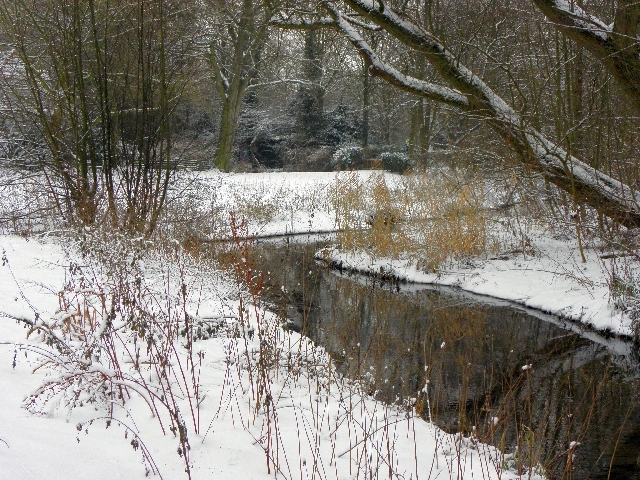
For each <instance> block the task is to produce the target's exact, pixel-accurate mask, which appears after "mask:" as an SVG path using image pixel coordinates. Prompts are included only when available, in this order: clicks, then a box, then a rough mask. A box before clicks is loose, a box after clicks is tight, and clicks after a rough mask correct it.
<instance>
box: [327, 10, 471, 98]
mask: <svg viewBox="0 0 640 480" xmlns="http://www.w3.org/2000/svg"><path fill="white" fill-rule="evenodd" d="M327 8H328V9H329V11H330V12H331V14H332V16H333V18H334V21H335V23H336V24H337V25H338V26H339V28H340V30H342V32H343V33H344V34H345V35H346V36H347V38H348V39H349V41H350V42H351V43H352V44H353V46H354V47H355V48H356V50H358V53H359V54H360V56H361V57H362V58H363V59H364V61H365V63H366V64H367V66H368V67H369V72H370V73H371V74H372V75H374V76H376V77H380V78H382V79H384V80H386V81H387V82H389V83H390V84H392V85H394V86H396V87H398V88H400V89H402V90H405V91H407V92H410V93H413V94H415V95H420V96H422V97H426V98H430V99H432V100H435V101H438V102H442V103H447V104H449V105H454V106H456V107H460V108H468V107H469V102H468V101H467V98H466V97H465V96H464V95H463V94H461V93H460V92H458V91H456V90H453V89H451V88H448V87H443V86H441V85H436V84H434V83H431V82H425V81H424V80H419V79H417V78H413V77H410V76H408V75H404V74H402V73H400V72H399V71H398V70H396V69H395V68H393V67H391V66H390V65H387V64H386V63H384V62H382V61H381V60H380V59H379V57H378V56H377V55H376V54H375V52H374V51H373V49H372V48H371V47H370V46H369V44H368V43H367V42H366V41H365V40H364V38H362V36H361V35H360V34H359V33H358V31H357V30H356V29H355V28H354V27H353V26H352V25H351V24H350V23H349V21H348V19H347V18H346V16H345V15H343V14H342V13H341V12H340V11H338V10H337V9H336V8H335V7H333V6H332V5H330V4H329V5H328V6H327Z"/></svg>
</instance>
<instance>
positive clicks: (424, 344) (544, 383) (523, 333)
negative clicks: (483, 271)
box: [263, 246, 640, 478]
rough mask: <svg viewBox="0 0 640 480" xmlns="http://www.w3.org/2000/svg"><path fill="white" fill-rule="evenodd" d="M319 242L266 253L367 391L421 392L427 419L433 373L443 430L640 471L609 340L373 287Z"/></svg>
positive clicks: (632, 383) (543, 456)
mask: <svg viewBox="0 0 640 480" xmlns="http://www.w3.org/2000/svg"><path fill="white" fill-rule="evenodd" d="M305 249H307V250H309V251H308V252H307V253H304V250H305ZM265 250H266V249H265ZM312 251H313V247H311V249H309V247H302V246H299V247H296V248H295V249H290V250H288V251H285V250H284V249H282V250H278V249H269V252H268V254H267V252H264V255H263V261H265V262H267V263H266V264H265V265H267V264H268V267H266V269H268V270H269V271H271V273H272V277H273V278H272V281H273V283H274V285H276V286H278V289H277V290H275V289H274V291H277V292H279V293H278V294H277V295H274V299H275V301H276V303H278V304H279V305H280V306H281V308H284V309H283V310H282V311H283V313H284V312H286V313H287V315H288V316H289V317H291V318H293V319H294V320H295V321H296V322H297V323H298V324H299V325H302V327H303V328H304V330H305V331H306V333H307V334H308V335H309V336H310V337H311V338H313V339H314V340H315V341H317V342H319V343H321V344H323V345H324V346H325V347H326V348H327V350H329V351H330V352H331V353H332V355H333V357H334V359H336V361H337V362H338V363H340V368H341V370H342V372H343V373H345V374H347V375H349V376H351V377H352V378H358V379H360V380H361V382H362V384H363V385H364V386H365V388H366V389H367V391H368V392H369V393H372V394H375V395H376V396H377V397H378V398H379V399H383V400H386V401H390V402H394V401H401V400H406V399H407V398H416V399H417V403H416V408H417V410H418V411H421V412H422V414H423V416H424V417H425V418H426V417H427V415H428V412H427V409H426V397H425V395H424V394H421V393H420V392H421V391H422V389H423V387H424V385H425V381H426V380H428V381H429V384H428V392H429V400H430V406H431V411H432V417H433V419H434V421H436V422H437V423H438V424H439V425H440V426H442V427H443V428H445V429H448V430H450V431H463V432H464V433H465V434H469V433H471V432H472V430H473V427H475V434H476V435H477V436H478V437H479V438H480V439H481V440H483V441H487V442H490V443H492V444H495V445H500V446H504V447H505V448H506V450H507V451H509V452H513V451H514V449H515V447H516V446H517V447H518V451H519V457H520V461H521V464H523V465H526V464H529V463H536V462H538V461H540V462H541V463H542V464H543V465H546V466H547V468H548V474H549V476H550V477H553V478H556V477H557V478H607V476H608V475H609V473H611V476H610V478H640V467H639V465H638V461H639V460H640V459H639V457H638V455H639V453H640V423H639V420H638V418H639V415H638V414H639V413H640V412H639V411H638V410H639V408H638V405H637V403H638V402H637V398H638V381H637V379H632V374H631V373H629V372H626V371H625V368H624V367H623V366H621V365H619V363H620V362H618V363H615V360H616V359H615V358H614V357H612V355H611V354H610V353H609V352H608V351H607V350H606V349H605V348H604V347H602V346H600V345H597V344H595V343H592V342H590V341H588V340H586V339H584V338H583V337H580V336H579V335H576V334H573V333H569V332H567V331H565V330H563V329H561V328H559V327H558V326H556V325H553V324H551V323H547V322H544V321H541V320H539V319H537V318H535V317H531V316H529V315H526V314H525V313H523V312H520V311H517V310H514V309H512V308H508V307H499V306H487V305H479V304H477V303H473V302H472V301H470V300H469V299H467V298H465V297H464V296H462V295H459V296H456V295H451V294H441V293H437V292H433V291H422V292H416V293H402V294H397V293H395V292H390V291H388V290H384V289H381V288H374V287H372V286H371V285H370V284H369V285H367V284H366V282H365V283H359V282H357V281H354V279H347V278H344V277H341V276H339V275H336V274H334V273H332V272H329V271H326V270H324V269H322V268H320V267H319V266H317V265H315V264H314V263H313V262H312V261H311V258H312V257H311V255H312ZM277 265H281V266H282V267H283V268H278V267H277ZM276 272H277V273H276ZM369 283H371V282H369ZM282 285H285V286H286V292H287V293H286V294H282V293H281V289H280V288H279V287H281V286H282ZM285 304H286V307H285ZM528 365H531V366H532V368H526V369H523V366H528ZM425 367H428V368H426V369H425ZM494 418H497V419H498V420H497V423H496V424H494V421H493V419H494ZM570 442H580V445H579V446H577V447H576V449H575V451H574V452H573V453H575V458H574V456H573V455H572V454H571V453H572V452H569V450H570ZM614 451H615V456H613V452H614ZM612 456H613V460H612Z"/></svg>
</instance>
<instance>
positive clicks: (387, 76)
mask: <svg viewBox="0 0 640 480" xmlns="http://www.w3.org/2000/svg"><path fill="white" fill-rule="evenodd" d="M409 3H410V2H400V8H406V7H407V5H408V4H409ZM319 5H320V7H321V8H322V9H323V10H324V12H326V15H327V16H324V17H318V15H317V14H316V17H315V18H311V19H309V20H307V21H297V22H291V27H292V28H296V27H297V28H316V27H326V26H327V25H328V24H330V23H331V22H332V23H333V26H334V27H335V28H339V29H340V30H341V31H342V32H343V33H344V34H345V35H346V37H347V38H348V39H349V40H350V42H351V43H352V44H353V46H354V47H355V48H356V49H357V51H358V52H359V54H360V55H361V57H362V58H363V59H364V61H365V62H366V63H367V65H368V68H369V72H370V73H371V74H372V75H374V76H377V77H379V78H382V79H384V80H385V81H387V82H389V83H390V84H392V85H394V86H396V87H398V88H400V89H402V90H404V91H407V92H410V93H412V94H415V95H418V96H421V97H423V98H428V99H430V100H433V101H435V102H439V103H443V104H446V105H449V106H452V107H454V108H456V109H458V110H460V111H463V112H466V113H467V114H470V115H473V116H474V117H476V118H479V119H483V120H484V121H485V122H486V123H487V124H488V125H489V126H490V127H491V128H492V129H493V130H494V131H495V132H496V133H498V135H499V136H500V137H502V139H503V140H504V141H505V142H506V144H507V145H508V146H509V147H510V148H511V149H512V150H513V151H514V152H515V153H516V154H517V156H518V158H519V159H520V160H521V161H522V162H523V163H524V164H525V165H527V166H528V167H529V168H531V169H533V170H535V171H539V172H541V173H542V174H543V175H544V176H545V178H547V179H548V180H549V181H551V182H552V183H554V184H556V185H558V186H559V187H561V188H562V189H564V190H566V191H568V192H569V193H570V195H571V196H572V198H574V199H575V201H577V202H585V203H587V204H588V205H591V206H593V207H594V208H596V209H597V210H598V211H600V212H602V213H604V214H606V215H608V216H610V217H613V218H615V219H617V220H618V221H619V222H621V223H623V224H625V225H627V226H630V227H638V226H640V206H639V205H638V203H637V201H636V200H637V198H638V192H636V191H635V189H633V188H631V187H630V186H628V185H626V184H624V183H623V182H621V181H619V180H617V179H616V178H613V177H612V176H610V175H607V174H605V173H603V172H602V171H599V170H597V169H595V168H593V167H591V166H590V165H589V164H587V163H586V162H584V161H581V160H579V159H578V158H576V157H575V156H574V155H572V154H571V153H570V152H568V151H567V150H566V149H564V148H562V146H561V145H559V144H558V143H556V142H554V141H552V140H551V139H549V138H548V137H547V136H546V135H545V134H543V133H542V132H541V131H540V130H538V129H536V128H534V126H533V125H532V118H531V117H528V116H527V117H525V116H522V115H521V114H519V113H518V111H517V110H516V109H515V108H514V107H513V106H512V105H511V104H510V103H509V102H507V101H505V100H504V99H503V98H502V97H501V96H500V95H499V94H498V93H496V91H495V90H493V89H492V88H491V87H490V86H489V84H488V83H487V82H486V81H485V80H484V79H483V78H482V77H480V76H479V75H477V74H476V73H474V72H473V71H472V70H471V69H470V68H468V67H467V66H466V65H465V64H464V63H463V61H462V59H461V55H460V54H459V55H456V54H454V53H453V52H452V51H451V50H450V49H449V48H448V47H447V46H446V44H445V42H443V41H442V40H440V39H439V38H438V36H437V35H435V34H434V33H433V31H432V30H433V29H434V28H435V27H434V24H433V23H429V22H428V21H427V23H426V24H425V22H422V23H420V22H418V21H417V20H415V19H414V20H412V19H410V18H409V16H408V15H405V16H402V15H401V14H398V13H397V12H396V11H394V10H393V9H392V8H390V7H389V6H388V4H387V2H383V1H381V0H343V1H341V2H334V1H322V2H319ZM368 23H371V24H373V25H374V26H375V27H378V28H381V29H383V30H384V31H385V32H386V33H388V34H389V35H390V36H391V37H393V38H394V39H395V40H397V41H399V42H400V43H402V44H403V45H405V46H406V47H408V48H409V49H410V50H413V51H415V52H417V53H418V54H420V55H422V56H424V58H425V59H426V61H427V62H428V63H429V65H430V66H431V68H432V69H433V72H434V73H435V74H436V76H437V77H438V78H439V79H440V80H441V81H443V82H444V84H439V83H435V82H432V81H426V80H421V79H419V78H416V77H414V76H411V75H410V74H408V73H404V72H400V71H399V70H397V69H395V68H394V67H392V66H391V65H390V64H389V63H387V62H385V61H382V60H381V59H380V57H379V56H378V55H377V54H376V51H375V50H374V49H373V48H372V47H371V46H370V45H369V44H368V43H367V42H366V40H365V39H364V38H363V36H362V35H361V33H360V31H359V30H360V29H361V28H363V25H364V26H365V28H372V27H371V26H370V25H368ZM441 28H442V26H441ZM465 47H466V46H465ZM461 52H464V49H461ZM470 58H471V59H472V58H473V57H470ZM512 85H513V84H512ZM515 87H517V85H515Z"/></svg>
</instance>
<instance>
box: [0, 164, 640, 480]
mask: <svg viewBox="0 0 640 480" xmlns="http://www.w3.org/2000/svg"><path fill="white" fill-rule="evenodd" d="M444 177H446V175H443V174H441V173H434V174H433V175H431V177H429V178H424V177H406V176H405V177H403V176H399V175H393V174H388V173H377V172H371V171H368V172H356V173H297V174H284V173H265V174H221V173H218V172H207V173H204V174H197V175H196V174H188V175H185V176H183V177H182V178H180V179H179V181H178V182H177V183H175V184H174V186H173V187H172V188H173V194H172V197H171V199H170V201H169V203H168V207H167V212H166V222H165V223H163V224H162V225H161V227H159V228H160V229H164V230H163V231H162V234H163V235H164V236H165V240H163V241H147V240H144V239H142V238H137V239H131V238H127V237H119V236H118V235H113V234H109V235H104V234H102V233H100V232H99V231H98V230H91V229H88V228H87V229H85V230H83V231H80V232H79V233H78V232H76V233H73V232H71V231H65V230H64V229H58V230H50V229H49V227H50V226H49V225H48V224H47V223H46V221H45V220H46V219H41V220H40V221H36V222H35V223H32V224H29V225H27V224H26V223H25V221H23V220H16V221H15V222H14V223H13V226H11V225H5V228H6V231H5V234H4V235H3V236H2V237H1V238H0V240H1V246H2V255H3V266H2V268H1V269H0V289H1V291H2V292H3V294H2V296H1V297H0V302H1V303H0V314H1V315H2V316H1V317H0V318H1V321H0V347H1V355H2V358H1V360H0V369H2V372H1V373H0V403H1V404H2V405H3V408H2V409H0V477H2V478H48V479H49V478H51V479H55V478H60V479H63V478H64V479H69V478H104V479H107V478H108V479H112V478H143V477H144V476H145V475H152V476H153V475H158V476H160V477H161V478H181V477H185V478H186V476H191V478H270V477H273V478H296V479H297V478H319V479H325V478H326V479H333V478H336V479H342V478H345V479H346V478H390V477H393V478H405V479H408V478H451V479H462V478H465V479H466V478H469V479H471V478H476V479H477V478H502V479H508V478H517V477H518V475H517V468H516V467H515V465H516V464H517V461H516V460H515V459H514V458H513V455H511V456H509V455H506V456H505V455H504V454H503V453H501V452H500V450H499V449H497V448H496V447H494V446H489V445H485V444H482V443H480V442H479V441H478V440H477V439H475V438H474V437H473V436H471V437H463V436H461V435H451V434H447V433H445V432H443V431H442V430H440V429H439V428H437V427H436V426H435V425H432V424H430V423H428V422H426V421H423V420H422V419H421V418H420V417H418V416H416V414H415V411H414V410H413V408H412V405H411V404H410V402H409V403H408V404H404V405H386V404H383V403H381V402H378V401H376V400H374V399H373V398H371V397H370V396H368V395H367V393H366V392H365V391H363V389H362V388H360V386H359V385H358V384H357V383H355V382H351V381H349V380H348V379H346V378H343V377H341V376H340V375H339V374H338V373H337V372H336V367H335V365H334V364H333V362H332V359H331V358H330V356H329V355H328V354H327V353H326V352H325V351H324V350H323V349H322V348H320V347H318V346H315V345H313V344H312V343H311V342H310V341H309V340H307V339H306V338H305V337H301V336H300V335H299V334H297V333H295V332H289V331H284V330H282V329H281V327H280V325H281V319H279V318H277V316H276V315H275V314H274V313H272V312H270V311H269V310H268V309H267V308H266V306H265V304H264V303H263V302H262V300H261V298H260V293H261V285H260V281H259V278H258V277H257V276H256V274H255V272H254V271H252V269H251V263H250V261H249V249H250V248H251V247H250V242H249V241H248V240H247V239H246V238H247V237H253V236H276V235H290V234H297V233H315V232H336V242H337V243H336V246H335V247H334V248H328V249H325V250H322V251H320V252H318V254H317V257H318V258H319V259H322V260H325V261H328V262H333V263H334V264H338V265H340V266H341V267H342V268H351V269H356V270H359V271H369V272H372V273H376V274H380V273H383V274H385V275H393V276H396V277H398V278H400V279H404V280H409V281H416V282H425V283H434V284H443V285H453V286H457V287H460V288H462V289H464V290H468V291H471V292H475V293H480V294H484V295H491V296H494V297H497V298H502V299H506V300H511V301H514V302H517V303H520V304H522V305H526V306H529V307H533V308H537V309H540V310H544V311H546V312H551V313H554V314H556V315H558V316H560V317H561V318H563V319H566V320H567V321H571V322H574V323H575V324H577V325H584V326H585V328H586V327H588V328H592V329H596V330H606V331H608V332H611V333H614V334H621V335H626V336H633V334H634V331H633V328H634V323H633V322H634V318H633V315H631V313H633V309H632V308H629V307H627V306H624V305H623V304H621V303H620V302H619V300H620V296H621V295H622V294H619V295H618V296H616V295H615V290H612V289H611V278H612V275H613V274H614V273H615V272H616V270H615V268H618V269H619V270H618V271H621V272H623V273H624V274H625V275H627V276H633V275H634V272H635V269H636V268H637V267H636V264H635V263H634V261H632V260H631V259H626V258H625V259H624V265H623V266H624V269H622V264H620V263H619V262H620V260H619V259H616V258H615V256H614V255H607V253H609V252H602V251H600V250H599V249H598V248H595V246H593V245H590V244H588V243H585V246H584V247H585V248H584V251H585V256H586V262H582V261H581V259H580V255H579V253H578V247H577V243H576V239H575V238H573V237H572V236H571V233H570V232H571V230H570V229H566V228H564V229H563V228H561V227H557V228H555V229H554V228H551V227H550V226H549V225H545V224H544V223H543V222H539V221H533V220H531V221H525V220H520V223H519V229H516V230H514V228H513V225H514V223H513V222H512V223H505V218H504V217H503V216H500V215H497V216H495V215H493V213H491V215H489V214H487V215H485V214H484V213H482V212H485V211H486V212H493V211H495V208H493V207H495V206H496V205H498V204H499V203H500V202H501V201H502V199H501V196H500V194H499V193H498V192H496V191H492V190H491V187H490V186H483V187H482V188H480V187H479V186H478V185H477V184H473V185H475V187H474V190H475V192H476V193H477V192H478V191H480V190H481V191H483V192H484V193H482V195H481V198H478V199H477V203H476V204H475V205H476V207H477V208H476V209H475V210H474V211H473V212H471V213H473V215H474V220H473V222H472V223H469V222H468V221H466V220H465V222H466V223H464V222H463V223H460V224H458V225H459V226H460V229H464V230H468V231H472V230H473V232H475V231H476V230H474V229H478V228H480V227H479V225H480V226H481V227H482V233H483V235H484V237H483V238H484V242H485V244H486V245H485V246H484V248H483V249H481V250H478V251H477V252H476V253H474V254H468V253H465V252H471V251H473V249H471V250H469V249H467V250H464V249H462V250H455V251H454V250H452V251H451V252H450V253H451V255H450V256H449V257H448V258H444V259H440V260H439V261H438V263H437V264H436V263H434V262H432V261H429V259H427V258H425V255H429V254H430V251H429V250H428V249H424V248H421V247H420V245H417V246H416V245H414V246H412V242H413V243H416V244H419V243H420V242H422V241H424V239H428V238H432V239H433V238H435V237H429V235H433V232H432V227H425V225H424V224H420V225H418V226H413V227H412V226H411V225H413V224H414V223H415V220H416V219H425V218H427V219H428V218H429V215H431V216H437V214H442V215H444V214H445V211H444V210H440V212H439V213H438V212H435V211H431V212H429V211H427V209H428V208H432V207H433V205H434V203H433V202H434V198H433V196H429V195H425V196H424V197H423V198H422V199H418V200H416V201H412V202H409V203H406V202H405V203H404V204H403V203H402V202H401V201H400V200H399V199H402V197H403V195H405V196H406V193H407V192H412V191H415V190H411V189H412V188H413V189H415V187H416V182H423V183H419V186H420V188H422V187H424V186H425V185H426V183H424V182H427V183H428V182H440V183H437V185H439V187H438V195H436V200H437V204H438V205H439V206H440V207H439V208H441V209H443V208H444V206H443V205H444V204H445V203H447V202H446V201H445V200H446V199H444V198H443V197H442V193H443V192H445V191H446V190H445V189H444V187H443V185H447V184H446V183H442V182H443V178H444ZM14 188H15V189H16V190H15V191H16V192H18V191H23V190H24V189H27V190H28V188H29V187H28V184H26V183H22V184H20V185H15V187H14ZM21 189H22V190H21ZM403 192H404V193H403ZM464 195H466V196H465V199H467V200H468V199H470V198H471V192H470V191H469V192H467V193H465V194H464ZM7 198H9V197H7ZM21 198H22V197H21V196H20V195H17V194H16V195H12V196H10V200H11V202H13V203H12V204H11V205H10V208H11V209H12V211H16V209H17V210H19V208H20V199H21ZM24 198H25V199H27V198H28V195H26V196H24ZM385 199H386V200H385ZM25 202H26V200H25ZM354 202H355V203H354ZM385 202H386V203H385ZM467 203H473V202H471V201H467ZM407 205H411V208H412V210H407ZM430 205H431V207H430ZM22 206H23V207H24V208H27V207H28V204H27V203H24V204H22ZM458 206H459V205H458ZM5 208H7V209H8V208H9V206H7V204H6V202H5ZM229 212H234V214H233V215H232V216H230V215H229ZM464 215H470V213H469V212H466V213H465V214H464ZM476 217H478V218H480V219H481V221H480V220H479V219H478V218H476ZM179 219H182V222H180V221H178V220H179ZM458 220H459V219H458ZM458 220H456V221H458ZM412 222H413V223H412ZM423 223H424V222H423ZM426 223H427V224H428V225H432V223H430V222H426ZM448 223H451V221H450V220H448ZM404 224H406V225H409V226H407V227H406V228H405V227H404ZM27 227H28V228H29V229H30V232H31V234H30V235H29V236H16V235H15V234H13V233H12V232H10V231H9V230H10V229H12V228H15V229H17V230H18V231H21V229H26V228H27ZM445 233H446V234H447V235H451V232H448V233H447V232H445ZM358 235H364V237H363V238H364V240H363V241H364V243H359V242H360V241H361V240H362V239H360V240H359V239H358ZM367 235H374V236H376V235H377V236H376V237H375V238H373V237H370V236H367ZM172 237H173V238H179V237H180V238H187V239H189V238H192V239H193V238H197V239H198V240H199V241H202V242H214V241H218V240H219V239H221V238H226V239H228V240H229V245H231V246H230V247H229V248H230V250H229V251H230V255H231V259H232V260H231V261H229V262H228V264H227V266H226V268H223V267H222V266H220V265H217V264H214V263H212V262H210V261H205V260H203V259H201V258H200V257H198V256H197V255H192V254H190V253H189V251H188V248H187V246H186V245H188V242H185V243H184V244H181V243H180V242H178V241H177V240H171V238H172ZM398 237H401V238H400V240H401V241H402V242H403V243H401V244H400V245H399V244H398V241H399V240H398ZM447 238H448V239H449V240H448V241H449V242H453V240H451V239H452V238H454V237H447ZM455 238H457V239H458V240H456V241H459V242H461V243H464V242H463V240H464V239H465V238H466V237H464V238H462V239H460V238H459V237H455ZM376 239H377V241H379V242H382V250H381V249H380V248H374V246H372V245H373V243H371V242H374V240H376ZM464 241H466V240H464ZM385 242H386V243H385ZM183 245H185V246H184V247H183ZM363 245H364V247H363ZM418 247H420V248H418ZM465 248H466V247H465ZM385 249H386V250H385ZM385 252H387V255H385ZM616 261H618V264H616V263H615V262H616ZM616 278H621V279H624V278H626V277H623V276H622V275H619V277H616ZM612 291H613V292H614V295H613V296H612ZM623 293H624V292H623ZM627 294H629V295H630V293H629V292H627ZM523 368H524V367H523ZM34 452H37V453H34ZM521 472H522V470H521ZM522 473H523V478H537V476H539V475H542V474H543V472H542V471H541V470H537V469H528V470H526V471H525V472H522Z"/></svg>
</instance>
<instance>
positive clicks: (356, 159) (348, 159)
mask: <svg viewBox="0 0 640 480" xmlns="http://www.w3.org/2000/svg"><path fill="white" fill-rule="evenodd" d="M363 161H364V152H363V151H362V148H360V147H356V146H355V145H343V146H341V147H340V148H338V149H337V150H336V153H334V154H333V161H332V166H333V168H337V169H339V170H355V169H357V168H360V167H362V163H363Z"/></svg>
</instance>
